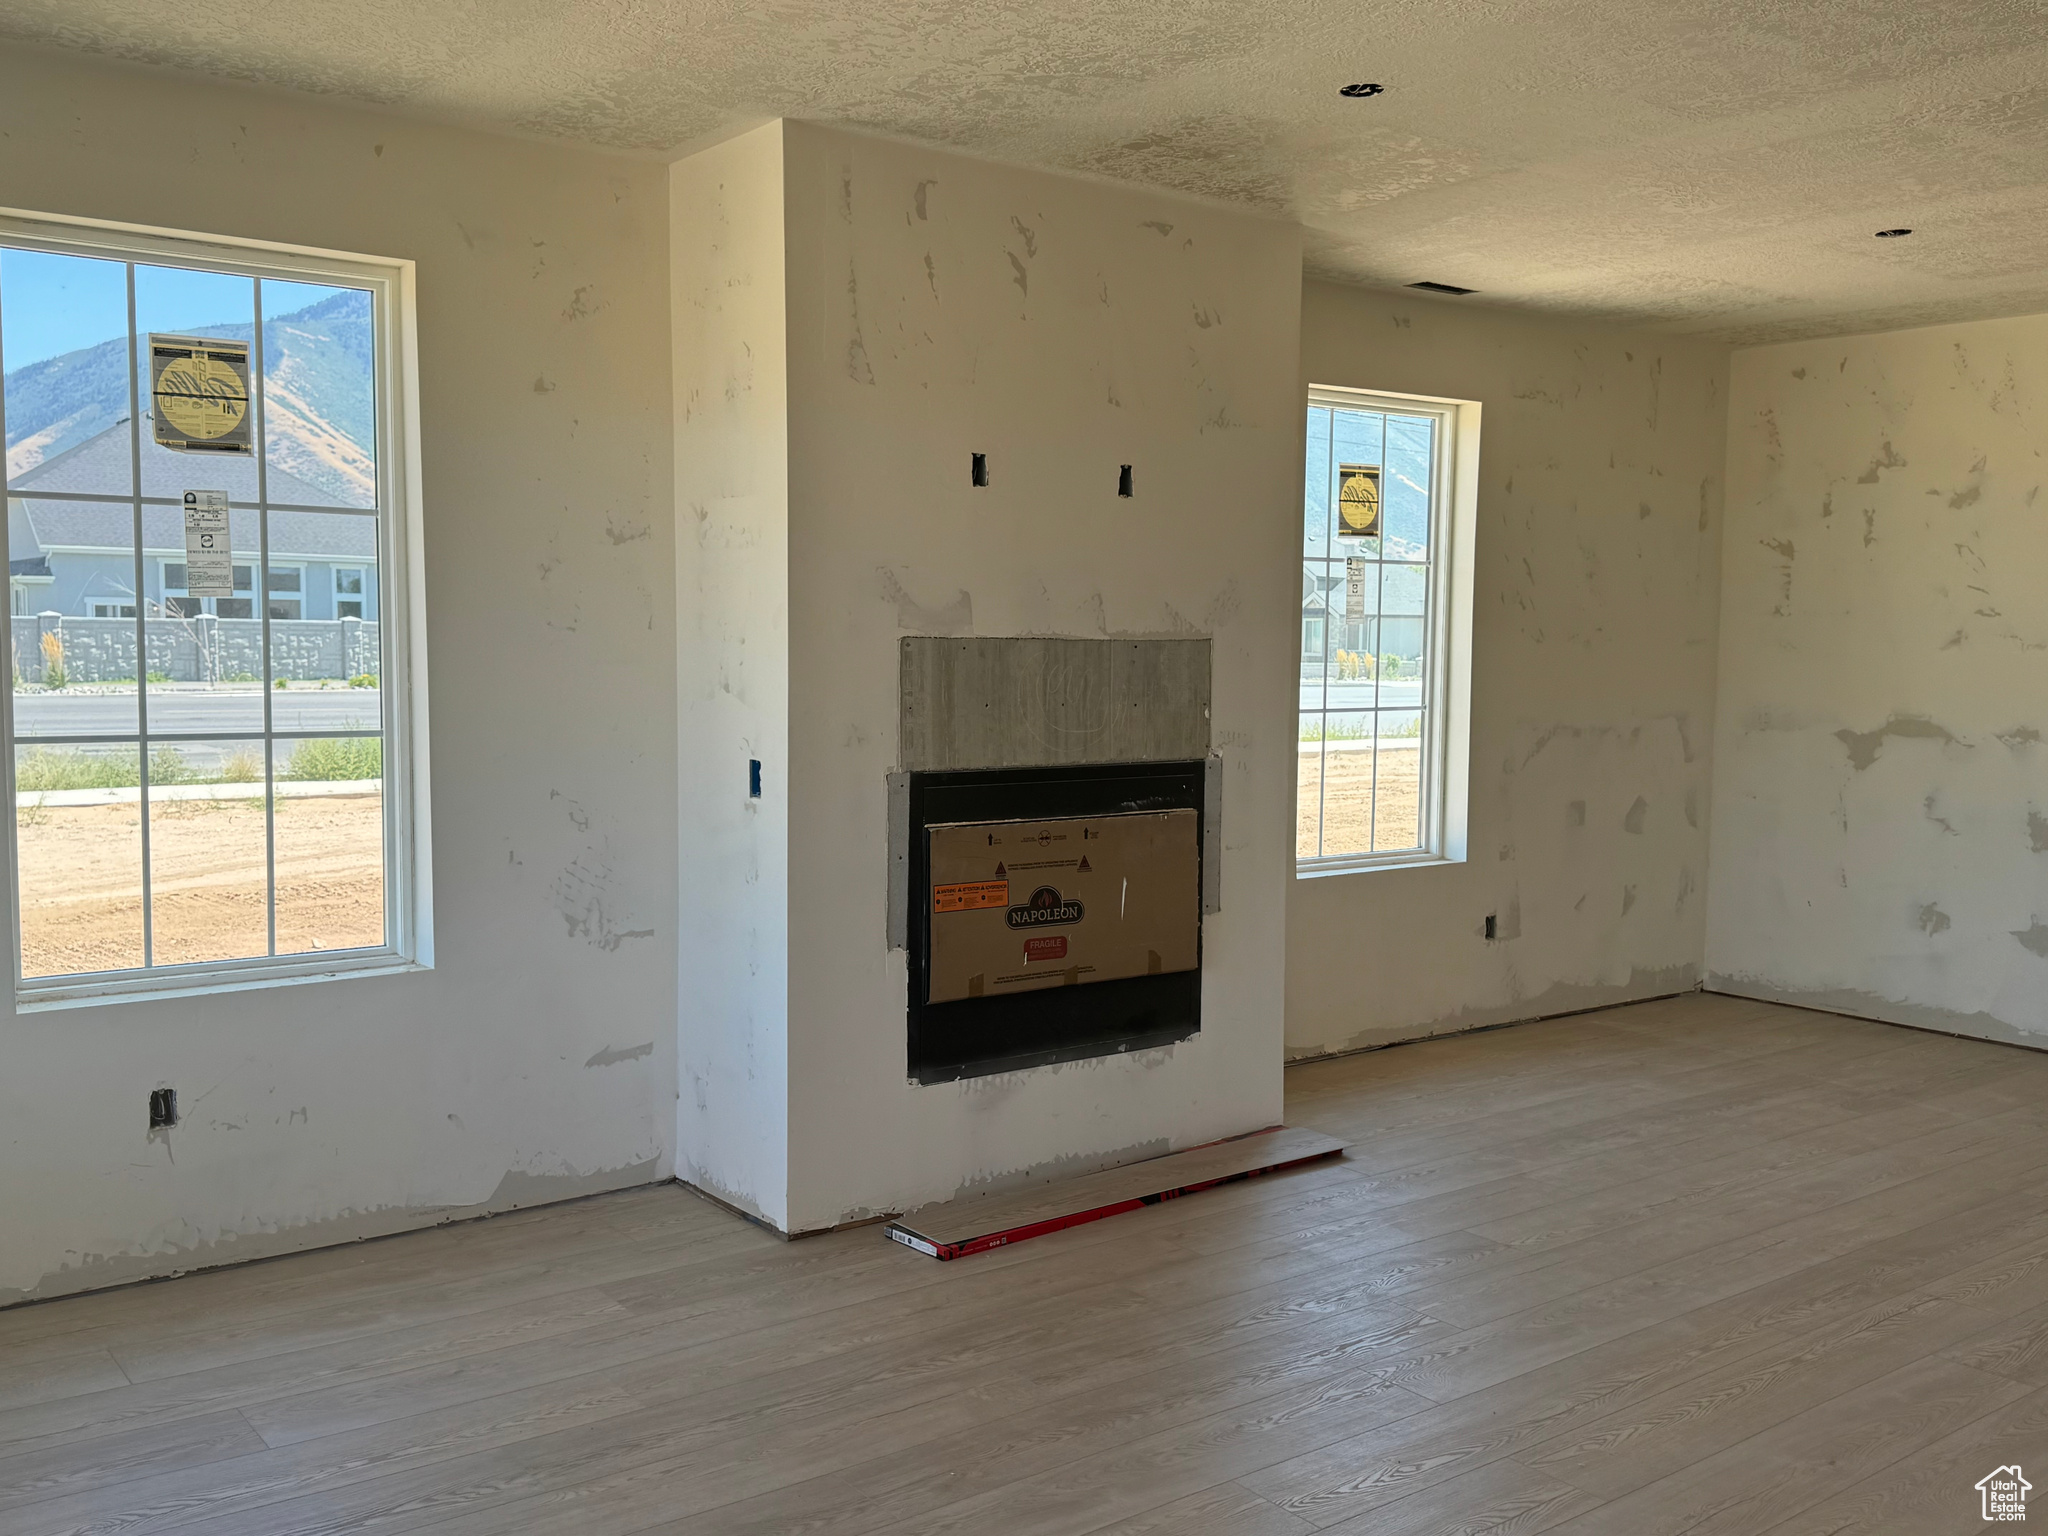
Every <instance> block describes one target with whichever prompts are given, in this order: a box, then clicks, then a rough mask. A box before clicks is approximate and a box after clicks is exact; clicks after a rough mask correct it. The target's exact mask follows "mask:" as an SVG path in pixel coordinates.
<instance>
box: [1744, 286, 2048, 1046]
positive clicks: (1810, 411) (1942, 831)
mask: <svg viewBox="0 0 2048 1536" xmlns="http://www.w3.org/2000/svg"><path fill="white" fill-rule="evenodd" d="M2044 407H2048V317H2034V318H2029V319H2020V320H2000V321H1986V322H1982V323H1978V324H1971V325H1957V326H1944V327H1939V328H1934V329H1928V330H1914V331H1901V332H1896V333H1893V334H1890V335H1880V336H1853V337H1844V338H1840V339H1837V340H1833V341H1816V342H1803V343H1799V344H1797V345H1788V346H1776V347H1763V348H1758V349H1756V350H1754V351H1748V352H1743V353H1740V354H1738V355H1737V357H1736V359H1735V371H1734V384H1733V394H1732V401H1731V411H1730V437H1729V452H1728V484H1729V503H1728V508H1729V510H1728V528H1727V550H1726V554H1725V557H1724V567H1725V572H1726V576H1725V584H1724V589H1723V590H1724V596H1723V606H1722V621H1721V647H1720V652H1721V681H1720V708H1719V712H1718V719H1717V725H1716V734H1715V784H1714V843H1713V882H1712V890H1711V901H1710V912H1711V918H1710V924H1709V931H1708V940H1707V966H1708V972H1709V977H1710V984H1711V985H1713V986H1715V987H1717V988H1722V989H1725V990H1729V991H1738V992H1744V993H1747V994H1750V995H1753V996H1762V997H1772V998H1781V999H1784V1000H1787V1001H1792V1002H1803V1003H1810V1004H1812V1005H1814V1006H1816V1007H1823V1008H1836V1009H1840V1010H1842V1011H1845V1012H1849V1013H1858V1014H1864V1015H1867V1016H1870V1017H1874V1018H1883V1019H1892V1020H1896V1021H1899V1022H1903V1023H1911V1024H1921V1025H1927V1026H1930V1027H1933V1028H1937V1029H1948V1030H1953V1031H1955V1032H1957V1033H1960V1034H1968V1035H1980V1036H1984V1037H1986V1038H1989V1039H1997V1040H2019V1041H2023V1042H2025V1043H2027V1044H2032V1045H2037V1046H2038V1045H2048V789H2044V784H2043V778H2042V775H2043V771H2044V768H2048V756H2044V755H2043V754H2044V752H2048V747H2044V746H2043V745H2042V740H2043V733H2044V732H2048V700H2044V697H2043V692H2042V688H2041V676H2042V653H2043V652H2044V651H2048V619H2044V617H2043V612H2044V609H2043V600H2044V598H2048V524H2044V521H2043V517H2044V510H2048V509H2044V507H2043V504H2042V486H2043V483H2044V482H2048V463H2044V460H2043V456H2042V455H2043V448H2042V441H2041V438H2042V421H2043V415H2042V413H2043V410H2044Z"/></svg>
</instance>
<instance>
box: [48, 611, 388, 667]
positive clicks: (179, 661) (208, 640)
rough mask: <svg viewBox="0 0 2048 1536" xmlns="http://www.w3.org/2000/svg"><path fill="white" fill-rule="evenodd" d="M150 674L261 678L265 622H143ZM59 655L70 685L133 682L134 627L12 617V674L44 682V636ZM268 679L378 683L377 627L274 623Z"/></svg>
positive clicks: (122, 622)
mask: <svg viewBox="0 0 2048 1536" xmlns="http://www.w3.org/2000/svg"><path fill="white" fill-rule="evenodd" d="M144 624H145V626H146V628H147V631H148V637H147V642H146V643H147V645H148V648H149V667H148V670H149V671H150V672H153V673H157V674H159V675H161V676H164V677H168V678H169V679H170V680H171V681H172V682H174V683H220V682H228V681H231V680H233V679H235V678H238V677H247V678H259V679H260V678H261V677H262V676H263V621H262V620H260V619H217V618H215V617H213V615H211V614H202V615H200V616H199V617H197V618H191V619H147V620H145V621H144ZM45 635H56V636H57V637H58V639H59V640H60V641H61V643H62V645H63V648H64V676H65V681H66V682H67V683H110V682H115V681H130V682H132V681H134V680H135V679H136V678H137V677H138V676H140V674H139V673H138V672H137V670H136V666H135V621H134V620H133V619H82V618H76V617H73V616H71V615H67V614H59V613H38V614H17V615H16V616H15V618H14V667H15V670H16V672H17V673H18V675H19V676H20V678H21V680H22V681H23V682H24V683H41V682H45V681H47V678H46V675H45V673H46V668H47V665H48V656H47V652H46V651H45V650H44V647H43V636H45ZM270 655H271V676H272V677H282V678H288V679H290V680H291V681H293V682H313V681H317V680H321V679H329V678H351V677H358V676H361V675H362V674H364V673H369V674H370V675H371V676H377V675H379V674H380V673H381V671H382V661H383V655H382V649H381V646H380V645H379V641H378V635H377V626H376V625H375V624H374V623H366V622H365V621H363V620H362V619H272V620H271V621H270Z"/></svg>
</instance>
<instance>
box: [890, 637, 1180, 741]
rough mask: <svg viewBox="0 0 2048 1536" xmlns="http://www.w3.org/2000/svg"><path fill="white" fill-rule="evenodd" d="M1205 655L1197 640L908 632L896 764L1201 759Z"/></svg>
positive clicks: (903, 660) (904, 644) (904, 652)
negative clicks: (961, 636) (947, 635)
mask: <svg viewBox="0 0 2048 1536" xmlns="http://www.w3.org/2000/svg"><path fill="white" fill-rule="evenodd" d="M1209 652H1210V647H1209V641H1208V639H1207V638H1206V637H1202V638H1196V639H1186V640H1179V639H1176V640H1055V639H1043V638H1017V637H996V636H986V637H975V638H966V639H958V638H953V639H948V638H937V637H925V636H915V635H913V636H910V637H908V638H906V639H905V640H904V641H903V649H902V706H901V717H900V718H901V724H900V730H901V746H900V756H899V759H898V761H899V763H900V765H901V766H902V767H903V768H905V769H907V770H910V771H912V772H926V771H936V770H944V769H958V768H1024V767H1053V766H1057V765H1059V764H1063V763H1162V762H1181V761H1187V760H1189V759H1194V758H1203V757H1207V756H1208V754H1209V660H1210V656H1209Z"/></svg>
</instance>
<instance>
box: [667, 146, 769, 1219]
mask: <svg viewBox="0 0 2048 1536" xmlns="http://www.w3.org/2000/svg"><path fill="white" fill-rule="evenodd" d="M670 199H671V202H670V206H671V210H672V219H673V223H672V227H671V235H670V249H671V252H672V261H671V270H672V283H673V288H672V293H671V299H670V310H671V313H672V315H673V317H674V319H673V326H674V333H675V339H674V347H675V354H674V358H675V361H674V368H675V416H676V591H677V592H678V593H679V594H680V596H681V601H680V604H679V607H678V616H677V635H676V645H677V648H676V682H677V688H678V698H679V701H680V708H679V715H678V719H677V727H678V730H679V736H678V758H677V767H678V785H679V787H680V790H681V794H682V804H681V811H680V814H681V828H682V845H681V863H680V869H681V871H682V882H681V897H680V916H681V923H682V930H681V936H680V941H679V943H680V956H681V965H682V971H681V979H680V993H679V995H680V998H681V1002H682V1009H681V1014H680V1027H681V1037H680V1046H679V1054H678V1064H679V1068H680V1071H681V1074H682V1080H681V1083H680V1085H679V1088H680V1092H679V1093H678V1095H677V1100H676V1104H677V1109H676V1113H677V1138H678V1139H677V1143H676V1145H677V1157H676V1162H677V1169H678V1171H679V1172H680V1173H681V1175H682V1177H684V1178H686V1179H688V1180H689V1181H690V1182H691V1183H693V1184H695V1185H697V1186H698V1187H699V1188H700V1189H706V1190H710V1191H711V1192H713V1193H714V1194H716V1195H717V1196H718V1197H719V1198H720V1199H722V1200H725V1201H728V1202H729V1203H731V1204H733V1205H736V1206H738V1207H740V1208H741V1209H743V1210H747V1211H751V1212H753V1213H754V1214H755V1215H757V1216H761V1217H763V1218H765V1219H766V1220H768V1221H770V1222H772V1223H774V1224H775V1225H776V1226H778V1227H782V1226H786V1225H787V1221H788V1210H787V1189H788V1182H789V1146H788V1137H789V1101H788V1093H789V1082H788V1077H789V1063H788V947H789V912H788V902H789V518H788V497H789V470H788V454H789V433H788V422H787V412H788V365H787V361H786V356H785V354H786V337H785V332H784V322H783V214H782V126H781V124H779V123H770V124H769V125H768V126H766V127H764V128H758V129H756V130H755V131H754V132H752V133H749V134H745V135H743V136H741V137H740V138H737V139H733V140H730V141H728V142H727V143H725V144H722V145H719V146H718V147H716V148H714V149H711V150H708V151H706V152H705V153H703V154H701V155H695V156H692V157H691V158H689V159H687V160H683V161H681V162H679V163H678V164H677V165H676V166H675V167H674V168H673V171H672V175H671V180H670ZM755 763H758V764H759V765H760V778H759V782H758V786H757V785H756V782H755V780H754V776H753V771H752V765H753V764H755ZM756 787H758V788H759V791H760V793H759V794H758V795H756V794H755V793H754V790H755V789H756Z"/></svg>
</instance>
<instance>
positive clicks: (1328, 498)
mask: <svg viewBox="0 0 2048 1536" xmlns="http://www.w3.org/2000/svg"><path fill="white" fill-rule="evenodd" d="M1323 443H1324V462H1323V579H1322V582H1321V587H1322V599H1323V686H1322V709H1321V711H1320V712H1319V713H1318V714H1317V715H1316V857H1317V858H1321V857H1322V856H1323V844H1324V843H1325V842H1327V841H1328V838H1329V833H1328V822H1327V817H1328V812H1329V808H1330V648H1331V647H1330V630H1331V627H1332V626H1331V622H1330V561H1331V559H1332V558H1333V557H1334V556H1335V555H1336V552H1337V546H1336V537H1337V413H1336V411H1335V410H1334V409H1333V410H1332V411H1331V412H1330V430H1329V433H1328V435H1327V436H1326V437H1325V438H1324V439H1323Z"/></svg>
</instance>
